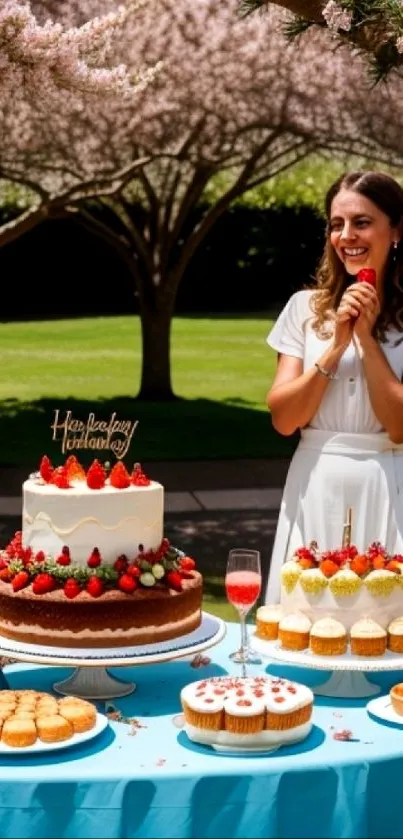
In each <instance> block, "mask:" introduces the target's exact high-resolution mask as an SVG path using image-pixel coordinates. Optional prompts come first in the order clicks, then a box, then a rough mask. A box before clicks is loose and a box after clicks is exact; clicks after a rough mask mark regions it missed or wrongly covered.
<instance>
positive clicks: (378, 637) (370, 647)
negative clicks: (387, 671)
mask: <svg viewBox="0 0 403 839" xmlns="http://www.w3.org/2000/svg"><path fill="white" fill-rule="evenodd" d="M386 639H387V632H386V630H385V629H384V628H383V627H382V626H380V625H379V623H376V621H374V620H372V618H361V619H360V620H358V621H356V623H354V624H353V626H352V627H351V629H350V643H351V652H352V653H353V655H362V656H378V655H383V654H384V653H385V650H386Z"/></svg>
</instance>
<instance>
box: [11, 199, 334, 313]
mask: <svg viewBox="0 0 403 839" xmlns="http://www.w3.org/2000/svg"><path fill="white" fill-rule="evenodd" d="M199 212H200V211H199ZM0 221H1V216H0ZM323 232H324V229H323V221H322V220H321V219H320V218H319V217H318V216H317V215H315V213H314V212H313V211H312V210H311V209H310V208H304V207H302V208H299V209H293V208H289V207H279V208H276V209H268V210H260V209H256V208H248V207H233V208H231V209H230V210H229V211H228V212H227V213H226V214H225V215H224V216H222V217H221V219H220V220H219V221H218V222H217V223H216V225H215V227H214V229H213V230H212V231H211V233H210V235H209V236H208V238H206V240H205V242H204V243H203V244H202V245H201V246H200V248H199V250H198V252H197V254H196V255H195V257H194V258H193V260H192V262H191V263H190V265H189V268H188V270H187V273H186V276H185V277H184V279H183V282H182V284H181V286H180V290H179V294H178V300H177V307H176V310H177V312H178V313H193V312H194V313H196V312H212V313H224V312H242V311H243V312H252V311H255V312H258V311H267V310H268V309H270V308H272V307H273V306H276V305H278V304H279V303H282V302H283V301H285V300H286V299H287V298H288V297H289V295H290V294H291V293H292V292H293V291H295V290H297V289H298V288H300V287H301V285H303V284H304V283H305V282H306V281H307V280H308V279H309V277H310V276H312V274H313V273H314V271H315V268H316V265H317V262H318V259H319V256H320V253H321V250H322V245H323ZM178 248H179V246H178ZM0 276H1V277H2V281H3V282H2V286H3V300H2V306H1V315H0V319H1V320H3V321H4V320H11V319H13V320H17V319H18V320H20V319H28V318H48V317H67V316H76V315H78V316H79V315H99V314H126V313H130V312H134V313H136V312H137V311H138V308H137V302H136V295H135V289H134V288H133V284H132V279H131V276H130V273H129V271H128V269H127V267H126V266H125V264H124V263H123V262H122V261H121V259H120V258H119V256H118V255H117V254H116V253H115V252H114V251H113V250H112V249H111V248H110V247H109V246H108V245H106V244H105V243H104V242H103V241H102V240H100V239H99V238H98V237H96V236H93V235H91V234H90V233H88V232H87V230H85V228H83V227H82V226H81V225H80V224H78V223H77V222H75V221H70V220H66V221H57V222H56V221H53V222H46V223H44V224H42V225H40V226H39V227H37V228H36V229H34V230H32V231H31V232H29V233H27V234H26V235H25V236H24V237H22V238H21V239H19V240H18V241H16V242H13V243H11V244H9V245H5V246H4V247H3V248H0Z"/></svg>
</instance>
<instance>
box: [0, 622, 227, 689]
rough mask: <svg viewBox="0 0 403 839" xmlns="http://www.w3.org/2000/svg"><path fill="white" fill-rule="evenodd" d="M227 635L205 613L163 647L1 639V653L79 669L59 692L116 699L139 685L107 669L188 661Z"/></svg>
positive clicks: (56, 686) (57, 685)
mask: <svg viewBox="0 0 403 839" xmlns="http://www.w3.org/2000/svg"><path fill="white" fill-rule="evenodd" d="M225 632H226V625H225V623H224V621H222V620H221V618H217V617H215V615H210V614H209V613H207V612H203V613H202V622H201V625H200V626H199V627H198V629H195V630H194V631H193V632H189V633H188V634H187V635H182V636H181V637H180V638H174V639H172V640H171V641H162V642H161V643H159V644H144V645H143V646H136V647H105V648H99V649H94V648H92V649H87V648H81V649H80V648H77V649H72V648H70V647H46V646H45V645H41V644H25V643H23V642H22V641H13V640H12V639H10V638H4V637H3V636H0V652H1V654H2V655H5V656H8V657H10V658H16V659H18V660H19V661H26V662H32V663H33V664H50V665H52V666H54V665H56V666H62V667H76V668H77V669H76V670H74V672H73V673H72V674H71V676H69V677H68V678H67V679H64V680H63V681H61V682H55V683H54V685H53V689H54V690H55V691H56V692H57V693H62V694H65V695H74V696H80V697H81V698H82V699H113V698H115V697H119V696H127V695H128V694H130V693H133V691H135V690H136V685H135V684H134V682H124V681H122V680H121V679H117V678H116V676H112V675H111V674H110V673H109V672H108V670H107V667H124V666H127V667H128V666H133V665H141V664H157V663H159V662H161V661H172V660H174V659H178V658H184V657H186V656H190V655H194V654H196V653H199V652H202V651H203V650H207V649H208V648H209V647H213V646H214V645H215V644H218V643H219V642H220V641H221V640H222V639H223V638H224V635H225Z"/></svg>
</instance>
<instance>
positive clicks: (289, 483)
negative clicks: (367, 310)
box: [266, 290, 403, 603]
mask: <svg viewBox="0 0 403 839" xmlns="http://www.w3.org/2000/svg"><path fill="white" fill-rule="evenodd" d="M312 294H313V291H310V290H304V291H298V292H297V293H296V294H294V295H293V296H292V297H291V298H290V300H289V301H288V303H287V305H286V306H285V308H284V309H283V311H282V312H281V314H280V316H279V317H278V319H277V321H276V323H275V324H274V327H273V329H272V331H271V332H270V334H269V336H268V338H267V343H268V344H269V346H270V347H272V348H273V349H275V350H276V351H277V352H278V353H283V354H285V355H291V356H294V357H295V358H301V359H302V360H303V367H304V370H306V369H309V368H311V367H313V365H314V364H315V361H318V359H319V358H320V357H321V355H322V354H323V353H324V351H325V350H326V349H327V347H328V346H329V345H330V343H331V339H328V340H323V339H320V338H318V336H317V335H316V334H315V332H314V331H313V329H312V326H311V323H312V319H313V313H312V310H311V308H310V305H309V301H310V297H311V295H312ZM402 338H403V335H402V333H399V332H397V331H396V330H390V331H389V332H388V333H387V335H386V339H387V340H386V342H385V343H384V344H383V345H382V350H383V352H384V353H385V356H386V358H387V360H388V362H389V364H390V366H391V368H392V369H393V371H394V373H395V374H396V376H397V377H398V378H399V380H400V381H402V379H403V340H401V339H402ZM399 339H400V340H399ZM337 375H338V378H337V379H334V380H332V381H330V382H329V385H328V387H327V390H326V392H325V395H324V397H323V399H322V401H321V403H320V406H319V410H318V412H317V413H316V414H315V416H314V417H313V418H312V420H311V422H310V425H309V426H308V427H307V428H306V429H303V430H302V431H301V439H300V442H299V444H298V446H297V449H296V451H295V453H294V456H293V458H292V461H291V464H290V468H289V470H288V475H287V480H286V484H285V487H284V493H283V498H282V503H281V508H280V515H279V520H278V525H277V531H276V537H275V540H274V546H273V553H272V559H271V565H270V574H269V581H268V585H267V589H266V602H268V603H277V602H279V596H280V569H281V566H282V564H283V562H284V561H285V560H286V559H287V558H289V557H290V556H291V554H292V553H293V551H294V550H295V549H296V548H299V547H302V546H304V545H308V544H309V542H311V541H312V540H315V541H316V542H317V543H318V546H319V549H320V550H331V549H333V548H337V547H339V546H340V545H341V542H342V536H343V525H344V522H345V520H346V514H347V510H348V508H349V507H351V508H352V535H351V541H352V543H353V544H355V545H356V546H357V548H358V549H359V550H360V551H365V550H366V548H367V547H368V546H369V545H370V544H371V542H374V541H379V542H381V543H382V544H383V545H384V546H385V547H386V548H387V550H388V551H390V552H393V553H400V554H403V446H402V445H396V444H394V443H392V442H391V440H390V438H389V437H388V435H387V434H386V432H385V431H383V429H382V426H381V425H380V423H379V422H378V420H377V418H376V416H375V414H374V412H373V410H372V407H371V403H370V399H369V395H368V389H367V385H366V379H365V376H364V372H363V365H362V360H361V354H360V350H359V348H358V346H357V345H356V344H355V343H354V342H353V341H352V342H351V343H350V345H349V347H348V348H347V350H346V351H345V353H344V355H343V357H342V359H341V361H340V363H339V366H338V370H337Z"/></svg>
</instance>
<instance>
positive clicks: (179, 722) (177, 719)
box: [172, 714, 185, 728]
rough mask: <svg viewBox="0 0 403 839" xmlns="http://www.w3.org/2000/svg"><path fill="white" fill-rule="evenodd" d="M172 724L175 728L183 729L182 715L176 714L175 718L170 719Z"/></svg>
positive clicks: (183, 719) (183, 718)
mask: <svg viewBox="0 0 403 839" xmlns="http://www.w3.org/2000/svg"><path fill="white" fill-rule="evenodd" d="M172 722H173V724H174V726H175V728H183V726H184V725H185V717H184V715H183V714H177V715H176V717H172Z"/></svg>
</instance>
